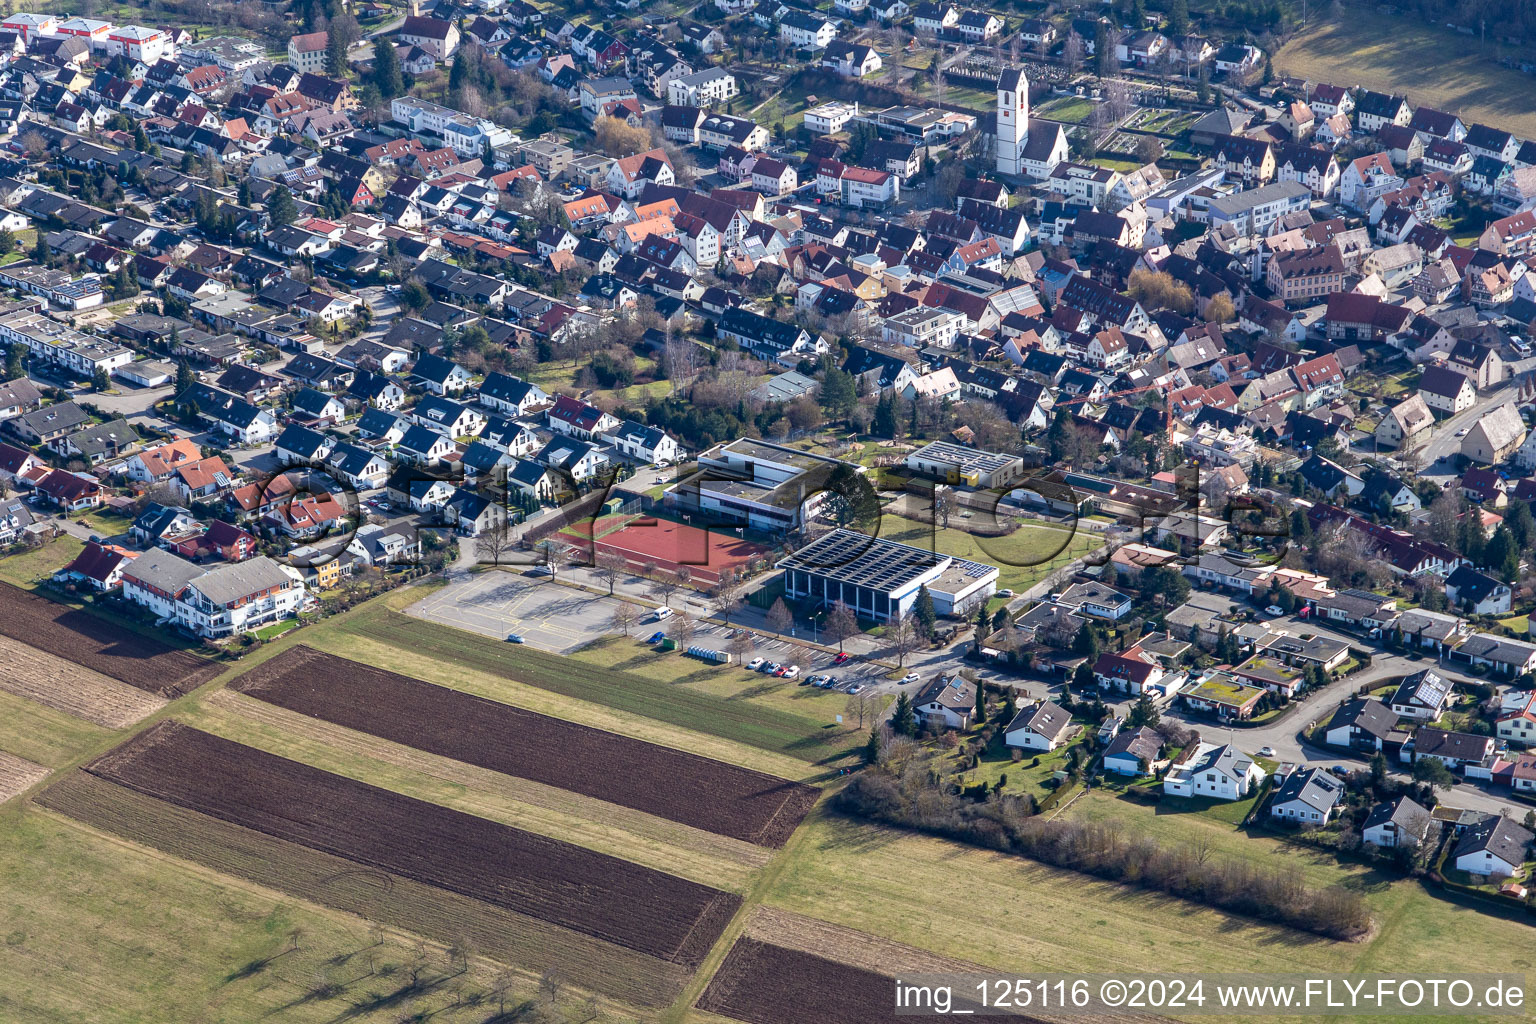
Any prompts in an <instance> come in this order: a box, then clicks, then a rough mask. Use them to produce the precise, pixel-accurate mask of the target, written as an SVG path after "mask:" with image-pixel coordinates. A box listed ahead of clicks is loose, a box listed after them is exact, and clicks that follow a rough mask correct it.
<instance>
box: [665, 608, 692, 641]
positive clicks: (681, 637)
mask: <svg viewBox="0 0 1536 1024" xmlns="http://www.w3.org/2000/svg"><path fill="white" fill-rule="evenodd" d="M695 629H696V625H695V623H694V621H693V616H692V615H689V614H688V613H687V612H678V613H677V614H676V615H674V616H672V621H671V623H670V624H669V625H668V626H667V635H668V636H670V637H671V638H672V639H673V640H676V641H677V646H679V647H687V646H688V645H689V644H690V643H692V642H693V634H694V630H695Z"/></svg>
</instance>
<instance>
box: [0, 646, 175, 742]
mask: <svg viewBox="0 0 1536 1024" xmlns="http://www.w3.org/2000/svg"><path fill="white" fill-rule="evenodd" d="M0 690H5V691H6V692H7V693H14V694H15V695H16V696H18V697H26V698H28V699H29V700H35V701H37V702H38V703H39V704H45V705H47V706H48V707H50V708H54V709H56V710H58V711H62V712H64V713H65V714H67V715H74V716H75V717H76V718H82V719H84V720H85V721H87V722H94V723H95V724H96V725H104V726H106V727H107V728H109V729H122V728H124V727H126V726H129V725H132V724H133V723H134V722H137V721H139V720H140V719H142V718H144V717H145V716H147V715H150V714H152V713H154V712H156V711H158V710H160V709H161V708H163V707H165V704H166V701H165V699H164V698H162V697H156V696H155V695H154V694H152V693H147V692H145V691H144V690H140V689H138V688H137V687H133V686H129V685H128V684H127V683H120V682H118V681H117V680H116V679H112V678H109V677H107V676H104V675H102V674H101V673H100V672H93V671H91V670H90V669H88V668H86V667H85V666H83V665H77V664H75V663H74V662H72V661H66V660H64V659H63V658H58V657H55V656H54V655H52V654H49V653H48V652H46V651H40V650H38V649H37V648H36V647H32V646H31V645H29V644H25V643H22V642H21V641H20V640H13V639H12V638H10V637H8V636H4V635H0Z"/></svg>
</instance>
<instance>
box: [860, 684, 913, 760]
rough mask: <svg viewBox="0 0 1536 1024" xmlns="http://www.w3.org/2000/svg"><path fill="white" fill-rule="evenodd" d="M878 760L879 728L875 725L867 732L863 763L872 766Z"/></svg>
mask: <svg viewBox="0 0 1536 1024" xmlns="http://www.w3.org/2000/svg"><path fill="white" fill-rule="evenodd" d="M903 696H905V695H903ZM878 760H880V727H879V726H878V725H877V726H875V727H874V728H873V729H871V730H869V739H868V740H867V741H865V743H864V763H865V764H874V763H875V762H876V761H878Z"/></svg>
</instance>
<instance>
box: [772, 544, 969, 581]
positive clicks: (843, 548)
mask: <svg viewBox="0 0 1536 1024" xmlns="http://www.w3.org/2000/svg"><path fill="white" fill-rule="evenodd" d="M948 561H949V556H947V555H936V554H934V553H933V552H931V551H924V550H923V549H922V548H915V547H912V546H911V545H909V544H899V543H897V542H895V541H889V540H882V539H880V538H878V537H870V536H867V535H865V534H862V533H857V532H855V531H853V530H833V531H832V532H831V533H829V534H826V535H825V536H823V537H819V538H817V539H816V540H814V541H812V542H811V543H810V544H807V545H806V546H805V547H803V548H801V549H800V550H799V551H796V552H795V553H794V554H792V555H790V556H789V557H788V558H785V559H783V560H782V561H780V562H779V567H780V568H783V569H795V570H799V571H801V572H809V573H815V574H816V575H818V576H822V577H825V578H826V579H829V580H836V581H838V582H840V583H847V584H851V585H853V586H858V587H869V588H870V589H873V590H884V591H892V590H896V589H898V588H899V587H901V586H903V585H905V584H907V583H910V582H911V581H912V580H914V579H916V578H917V577H919V576H922V575H925V574H927V573H928V572H930V571H931V570H933V569H935V568H937V567H939V566H940V565H943V564H944V563H946V562H948Z"/></svg>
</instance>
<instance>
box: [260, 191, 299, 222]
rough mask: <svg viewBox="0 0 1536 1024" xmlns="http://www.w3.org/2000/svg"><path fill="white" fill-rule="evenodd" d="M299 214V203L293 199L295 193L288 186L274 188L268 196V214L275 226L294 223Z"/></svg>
mask: <svg viewBox="0 0 1536 1024" xmlns="http://www.w3.org/2000/svg"><path fill="white" fill-rule="evenodd" d="M298 215H299V207H298V204H297V203H295V202H294V201H293V193H292V192H289V191H288V188H287V186H285V185H279V186H277V187H276V188H274V189H273V190H272V194H271V195H269V196H268V197H267V216H268V217H270V218H271V220H272V223H273V225H274V226H282V225H285V224H292V223H293V222H294V219H295V218H296V217H298Z"/></svg>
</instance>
